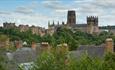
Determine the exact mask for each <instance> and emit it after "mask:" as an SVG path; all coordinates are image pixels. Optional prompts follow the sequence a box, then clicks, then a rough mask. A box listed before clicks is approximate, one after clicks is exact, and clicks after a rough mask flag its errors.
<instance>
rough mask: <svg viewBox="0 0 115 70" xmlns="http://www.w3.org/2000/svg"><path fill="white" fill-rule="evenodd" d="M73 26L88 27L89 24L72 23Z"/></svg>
mask: <svg viewBox="0 0 115 70" xmlns="http://www.w3.org/2000/svg"><path fill="white" fill-rule="evenodd" d="M72 27H73V28H76V27H87V24H75V25H72Z"/></svg>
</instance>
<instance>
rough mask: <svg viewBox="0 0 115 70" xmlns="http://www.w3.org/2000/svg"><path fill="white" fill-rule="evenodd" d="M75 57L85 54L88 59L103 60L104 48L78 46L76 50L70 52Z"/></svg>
mask: <svg viewBox="0 0 115 70" xmlns="http://www.w3.org/2000/svg"><path fill="white" fill-rule="evenodd" d="M70 53H71V54H72V55H73V56H75V57H78V58H79V57H80V56H82V55H83V54H85V53H87V54H88V56H90V57H100V58H103V56H104V54H105V46H104V45H103V46H93V45H92V46H85V45H84V46H80V47H79V48H78V49H77V50H75V51H71V52H70Z"/></svg>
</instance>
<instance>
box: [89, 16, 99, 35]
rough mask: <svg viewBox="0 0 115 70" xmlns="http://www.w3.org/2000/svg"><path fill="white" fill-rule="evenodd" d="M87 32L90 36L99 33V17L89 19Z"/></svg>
mask: <svg viewBox="0 0 115 70" xmlns="http://www.w3.org/2000/svg"><path fill="white" fill-rule="evenodd" d="M87 32H88V33H90V34H93V33H98V32H99V27H98V17H96V16H89V17H87Z"/></svg>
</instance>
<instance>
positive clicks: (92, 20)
mask: <svg viewBox="0 0 115 70" xmlns="http://www.w3.org/2000/svg"><path fill="white" fill-rule="evenodd" d="M86 21H87V23H84V24H78V23H76V13H75V11H74V10H69V11H68V14H67V22H66V24H65V23H64V22H62V24H59V22H58V23H57V24H55V23H54V22H53V23H52V24H50V22H48V33H50V34H51V35H52V34H53V33H54V32H55V31H56V30H57V29H58V28H59V27H66V28H69V29H72V30H79V31H82V32H87V33H89V34H98V33H99V32H100V31H99V26H98V17H97V16H88V17H87V18H86Z"/></svg>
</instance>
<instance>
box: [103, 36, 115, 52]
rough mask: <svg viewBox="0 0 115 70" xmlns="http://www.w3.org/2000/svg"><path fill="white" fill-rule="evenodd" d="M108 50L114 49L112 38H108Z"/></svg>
mask: <svg viewBox="0 0 115 70" xmlns="http://www.w3.org/2000/svg"><path fill="white" fill-rule="evenodd" d="M105 48H106V51H107V52H113V51H114V43H113V40H112V38H107V39H106V47H105Z"/></svg>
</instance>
